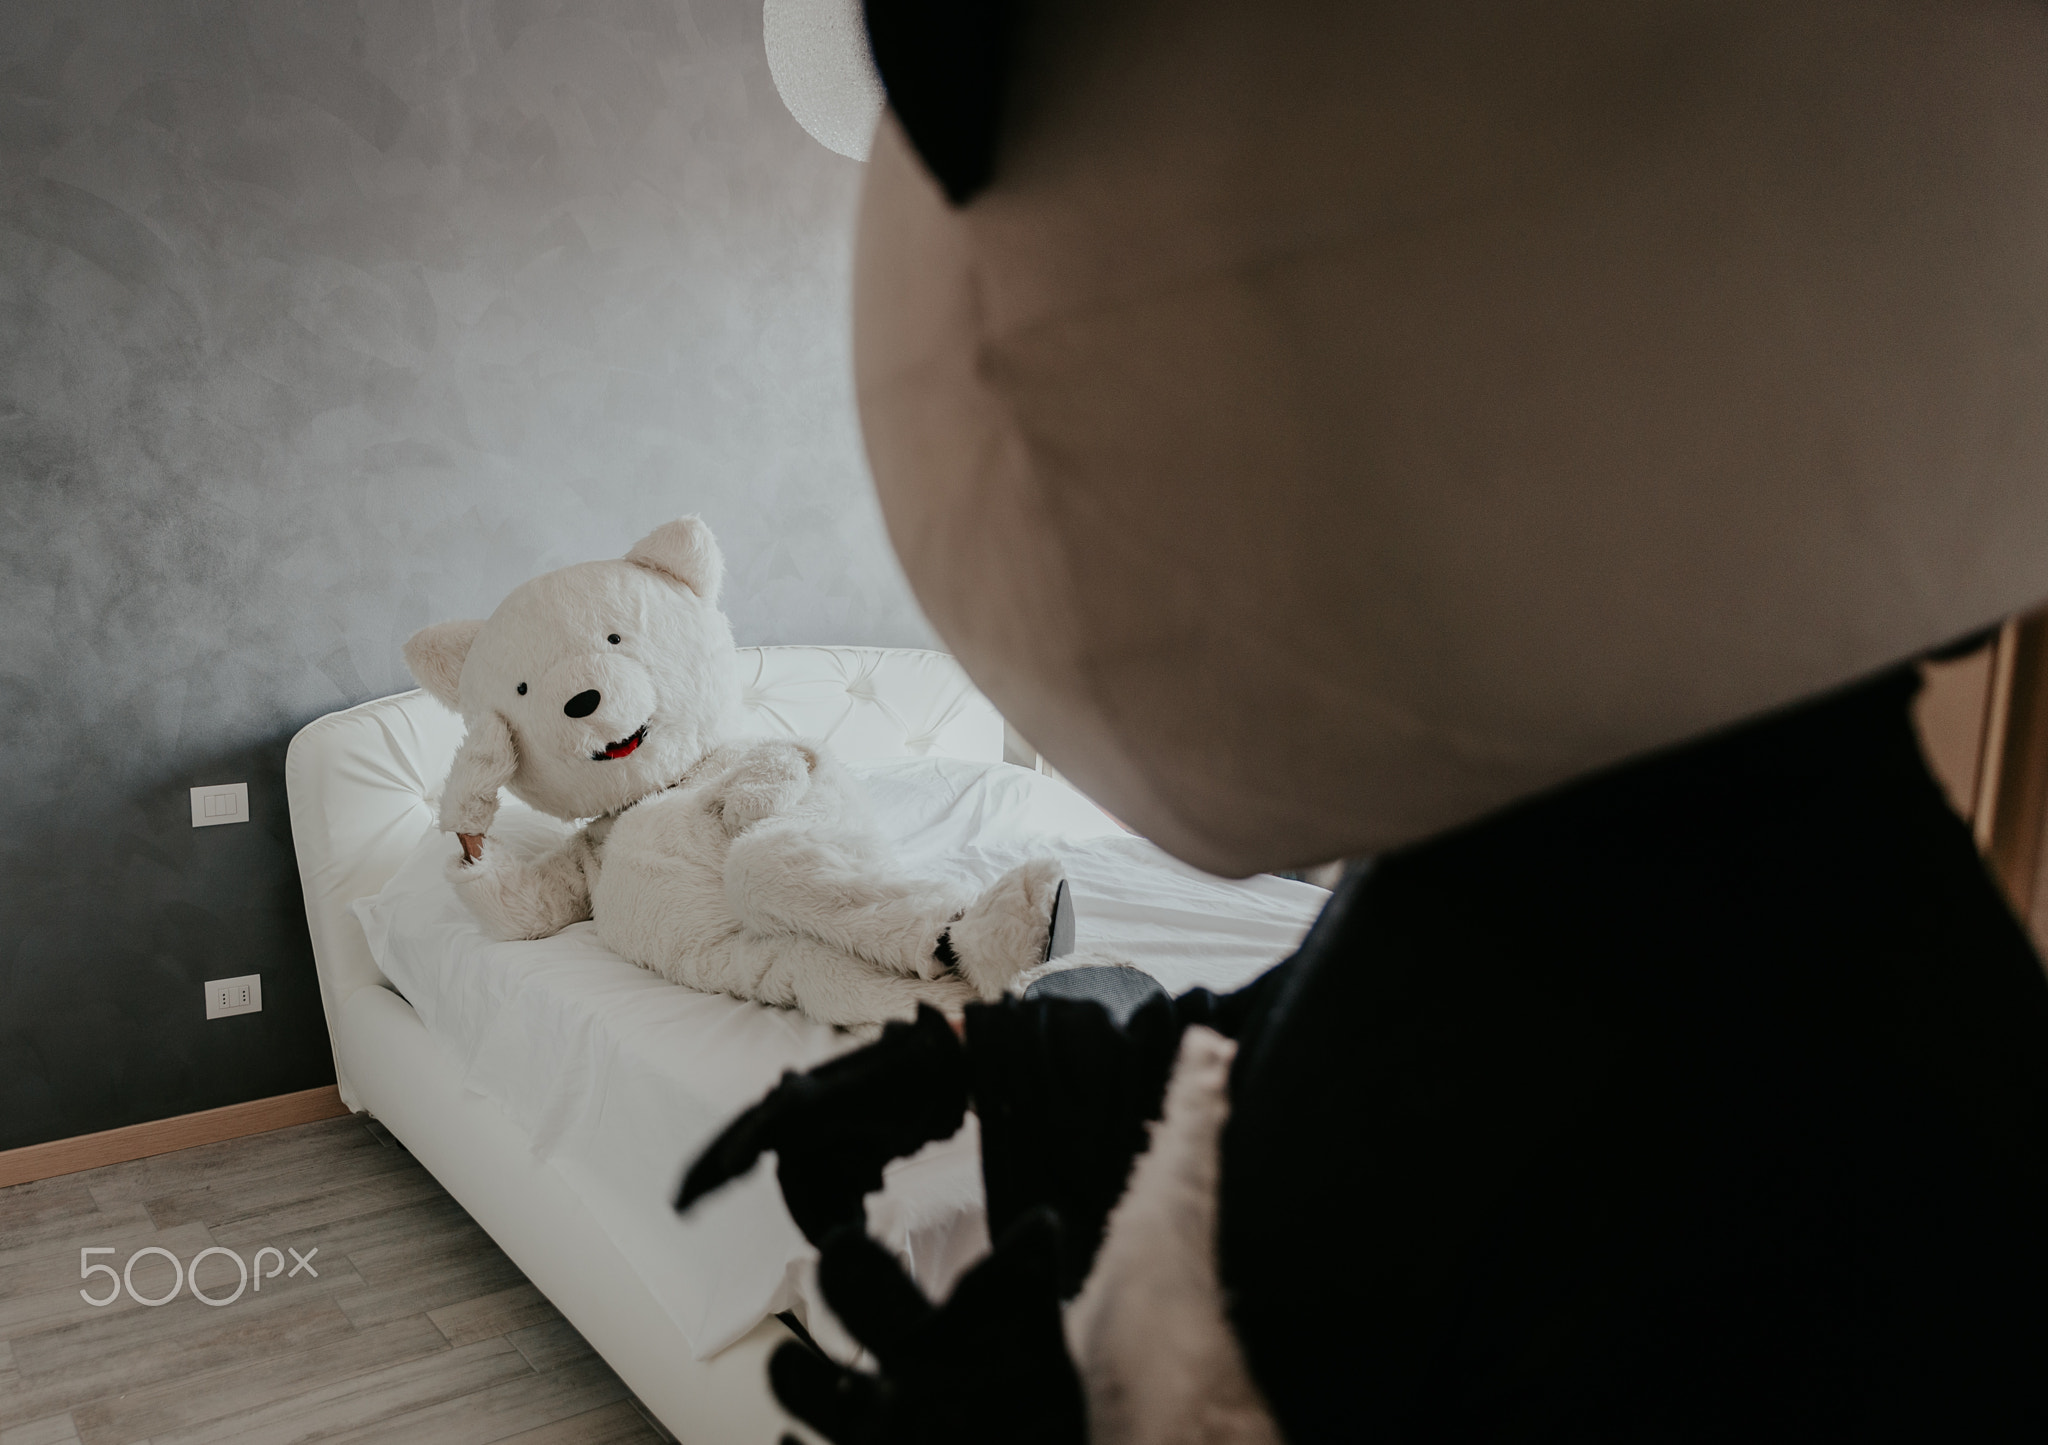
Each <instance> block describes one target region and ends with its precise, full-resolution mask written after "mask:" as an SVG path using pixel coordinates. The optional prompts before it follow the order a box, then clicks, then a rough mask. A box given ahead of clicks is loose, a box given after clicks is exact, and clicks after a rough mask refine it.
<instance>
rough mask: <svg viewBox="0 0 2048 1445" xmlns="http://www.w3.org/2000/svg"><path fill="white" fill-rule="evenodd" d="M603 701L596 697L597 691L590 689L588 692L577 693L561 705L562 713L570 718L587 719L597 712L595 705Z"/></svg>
mask: <svg viewBox="0 0 2048 1445" xmlns="http://www.w3.org/2000/svg"><path fill="white" fill-rule="evenodd" d="M603 701H604V699H603V698H601V697H599V696H598V695H597V689H595V688H592V689H591V690H590V691H589V692H579V693H577V694H576V696H574V697H572V698H570V699H569V700H568V701H567V702H565V703H563V704H562V711H563V712H565V713H567V714H569V716H570V717H589V716H590V715H591V714H592V713H594V712H596V711H597V705H598V704H599V703H601V702H603Z"/></svg>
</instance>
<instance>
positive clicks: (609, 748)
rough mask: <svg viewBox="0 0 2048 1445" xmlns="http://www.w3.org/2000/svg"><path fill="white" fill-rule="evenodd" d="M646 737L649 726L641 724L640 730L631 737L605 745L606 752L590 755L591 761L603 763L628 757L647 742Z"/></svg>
mask: <svg viewBox="0 0 2048 1445" xmlns="http://www.w3.org/2000/svg"><path fill="white" fill-rule="evenodd" d="M646 737H647V724H646V723H642V724H640V730H639V731H638V732H636V733H634V734H633V735H632V736H631V737H629V738H621V739H619V741H617V742H615V743H606V744H605V745H604V751H603V752H601V753H592V754H591V755H590V760H591V761H592V762H596V763H601V762H604V761H605V760H606V759H608V758H623V757H625V756H626V754H628V753H630V752H632V751H633V749H635V748H637V747H639V746H640V744H641V743H642V742H643V741H645V740H646Z"/></svg>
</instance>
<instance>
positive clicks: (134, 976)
mask: <svg viewBox="0 0 2048 1445" xmlns="http://www.w3.org/2000/svg"><path fill="white" fill-rule="evenodd" d="M0 36H4V37H5V38H4V41H0V46H4V49H0V378H4V379H0V506H4V513H0V729H4V733H0V759H4V761H0V768H4V783H0V849H4V856H0V868H4V874H0V1148H5V1147H10V1146H14V1145H20V1144H27V1143H33V1142H37V1141H40V1140H43V1139H49V1138H55V1137H61V1136H64V1135H69V1134H74V1133H78V1132H82V1131H87V1130H94V1129H103V1128H108V1127H111V1126H115V1125H119V1124H126V1123H131V1122H135V1121H138V1120H142V1119H149V1118H157V1117H163V1116H166V1115H170V1114H175V1113H180V1112H184V1111H187V1110H192V1109H201V1108H208V1107H212V1106H215V1105H219V1104H225V1103H230V1102H234V1101H237V1100H241V1099H247V1098H254V1097H259V1096H262V1095H266V1094H271V1093H276V1092H280V1091H283V1090H288V1089H296V1088H305V1087H310V1086H312V1085H316V1084H319V1083H322V1082H325V1081H326V1080H328V1079H329V1078H331V1072H330V1067H329V1062H328V1056H327V1046H326V1038H325V1034H324V1030H323V1028H322V1025H321V1020H320V1015H319V1005H318V1002H317V995H316V992H315V988H314V983H313V977H312V968H311V960H310V956H309V954H308V952H307V946H306V941H305V928H304V923H303V919H302V916H301V914H300V911H299V897H298V882H297V875H296V872H295V865H294V863H293V859H292V854H291V845H290V832H289V828H288V825H287V822H286V818H285V812H284V797H283V783H282V776H281V765H282V759H283V751H284V744H285V742H286V741H287V740H288V739H289V737H290V736H291V734H292V732H293V731H294V730H295V729H296V728H297V727H298V726H299V725H300V724H302V723H303V722H305V721H306V720H307V719H309V718H311V717H314V716H317V715H318V714H320V713H323V712H327V711H330V710H332V709H334V708H337V707H340V706H343V705H344V704H348V703H353V702H357V701H360V700H362V699H364V698H367V697H372V696H376V695H379V694H382V693H387V692H392V691H396V690H398V689H401V688H403V687H407V686H409V685H410V682H409V679H408V678H407V677H406V676H405V674H404V671H403V668H402V664H401V662H400V659H399V653H398V645H399V643H400V641H401V640H402V639H403V638H404V637H405V636H406V635H407V634H408V633H409V632H411V631H412V630H413V629H414V628H416V627H418V626H420V625H421V624H423V623H426V622H430V621H434V620H438V619H440V618H444V617H450V616H464V615H480V614H482V613H483V612H485V611H488V609H489V608H490V607H491V606H492V605H493V604H494V603H495V602H496V600H497V599H498V598H499V597H500V596H502V595H503V593H504V592H505V591H506V590H507V589H508V588H510V587H511V586H513V585H514V584H516V583H517V582H519V581H521V580H522V579H524V578H526V577H528V576H530V575H532V574H533V573H535V572H537V571H540V570H543V569H545V568H548V567H550V566H555V565H558V564H561V563H564V562H569V561H574V560H578V559H581V558H584V557H590V556H605V555H615V554H616V553H618V552H619V551H621V550H623V549H624V548H625V547H626V546H627V545H628V544H629V543H630V542H631V541H632V540H633V539H634V538H635V537H636V536H638V535H639V533H640V532H641V531H642V530H644V529H645V528H647V527H649V526H651V525H653V524H654V523H657V522H659V521H662V520H664V519H666V518H668V517H670V516H673V515H676V514H679V513H681V512H685V511H701V512H702V513H703V514H704V515H705V516H706V517H708V518H709V519H710V521H711V522H712V524H713V525H714V526H715V527H716V528H717V529H718V531H719V533H720V535H721V536H722V538H723V539H724V542H725V546H726V550H727V553H728V556H729V559H730V562H731V577H732V581H731V584H730V592H729V594H728V599H727V601H728V606H729V609H730V611H731V613H732V617H733V622H734V625H735V629H736V631H737V633H738V635H739V638H740V640H741V641H742V642H775V641H848V642H872V643H911V644H917V643H926V642H928V641H929V636H930V635H929V633H928V632H927V631H926V629H925V626H924V624H923V622H922V621H921V619H920V618H919V617H918V615H917V612H916V609H915V607H914V605H913V604H912V602H911V601H910V598H909V595H908V593H907V591H906V590H905V588H904V587H903V585H902V583H901V580H900V578H899V576H898V574H897V571H896V568H895V564H894V562H893V560H892V559H891V558H890V556H889V552H888V548H887V544H886V542H885V540H884V537H883V534H882V531H881V526H880V522H879V519H878V516H877V514H876V513H875V510H874V507H873V503H872V500H871V498H870V496H869V491H868V485H867V478H866V472H865V468H864V465H863V463H862V460H861V456H860V448H859V439H858V434H857V429H856V424H855V420H854V416H853V408H852V401H851V386H850V381H849V378H848V374H847V360H846V352H847V337H846V318H847V300H846V288H847V269H848V262H849V257H848V237H849V232H850V226H851V219H852V212H853V206H854V196H855V191H856V188H857V186H858V180H859V177H858V169H857V167H855V166H854V165H853V164H852V163H850V162H848V161H844V160H841V159H840V158H839V157H837V156H834V155H832V154H830V153H829V152H827V151H826V150H825V149H824V148H822V147H821V146H819V145H817V144H816V143H815V142H813V141H811V140H810V139H809V137H807V136H806V135H804V133H803V132H802V131H801V130H800V129H798V127H797V126H796V124H795V122H794V121H792V120H791V119H790V117H789V115H788V113H787V112H786V111H785V110H784V109H783V107H782V105H781V103H780V101H779V100H778V99H777V97H776V95H775V92H774V88H773V86H772V84H771V82H770V80H769V77H768V71H767V65H766V62H765V60H764V58H763V55H762V52H761V43H760V4H759V0H563V3H551V0H495V3H492V0H478V3H461V0H446V3H435V0H379V3H345V0H300V3H282V0H250V3H196V0H178V3H173V0H33V3H28V4H11V5H5V6H0ZM237 779H246V780H247V781H248V783H249V787H250V795H251V803H252V810H253V812H254V814H255V822H254V823H253V825H246V826H237V827H228V828H214V829H207V830H204V831H200V832H194V831H193V830H192V829H191V827H190V826H189V814H188V806H187V796H186V789H187V788H189V787H190V786H191V785H193V784H195V783H213V782H227V781H234V780H237ZM247 972H261V973H262V974H263V975H264V978H265V989H266V1007H265V1011H264V1013H263V1014H261V1015H258V1016H254V1017H248V1018H241V1019H233V1020H224V1021H220V1022H215V1023H211V1024H209V1023H206V1022H204V1020H203V1018H202V1016H201V990H200V984H201V982H202V981H203V980H205V979H207V978H215V977H223V976H227V975H232V974H239V973H247Z"/></svg>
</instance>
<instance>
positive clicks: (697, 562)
mask: <svg viewBox="0 0 2048 1445" xmlns="http://www.w3.org/2000/svg"><path fill="white" fill-rule="evenodd" d="M626 560H627V561H628V562H631V563H633V564H634V565H635V566H636V567H645V568H646V569H647V570H648V571H650V572H659V573H660V574H661V575H662V576H663V577H666V578H667V579H668V580H669V581H671V582H680V583H682V584H683V585H684V586H685V587H687V588H689V589H690V590H691V591H692V592H694V593H696V594H697V595H698V596H699V597H701V598H703V599H704V600H705V601H706V602H716V601H717V600H718V589H719V588H720V587H721V586H723V585H724V582H725V554H724V553H723V552H720V551H719V550H718V539H717V538H716V537H714V536H712V535H711V529H710V528H709V527H707V526H705V525H704V519H703V518H701V517H684V518H681V519H680V520H678V521H674V522H664V523H662V524H661V525H660V526H659V527H656V528H655V529H654V530H653V531H652V532H649V533H648V534H647V535H646V536H644V537H642V538H641V539H640V540H639V541H637V542H635V543H634V544H633V550H632V551H630V552H628V553H627V554H626Z"/></svg>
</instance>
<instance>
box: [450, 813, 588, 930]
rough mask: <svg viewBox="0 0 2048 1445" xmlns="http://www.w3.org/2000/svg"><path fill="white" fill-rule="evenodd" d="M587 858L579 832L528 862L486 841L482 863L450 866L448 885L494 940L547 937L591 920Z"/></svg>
mask: <svg viewBox="0 0 2048 1445" xmlns="http://www.w3.org/2000/svg"><path fill="white" fill-rule="evenodd" d="M589 856H590V853H589V847H588V845H587V843H586V842H585V839H584V835H583V834H581V833H577V834H575V835H574V836H572V837H571V838H569V839H568V840H567V841H566V842H564V843H563V844H562V845H561V846H560V847H558V848H555V849H553V850H552V851H550V852H548V853H544V854H542V855H541V856H540V857H538V858H531V859H529V858H521V857H519V856H517V855H516V854H513V853H510V852H508V851H507V850H506V848H505V847H504V845H503V844H493V842H492V841H491V840H489V839H486V841H485V844H484V850H483V856H482V857H481V858H478V859H475V860H473V861H472V860H471V859H469V858H466V857H458V858H455V859H453V860H451V861H450V862H449V864H448V881H449V882H450V883H452V884H454V886H455V893H456V896H457V897H458V898H460V899H461V900H462V901H463V902H464V903H465V904H467V905H468V907H469V911H470V912H471V913H473V914H475V915H476V919H477V921H478V922H479V923H481V924H483V926H484V931H485V932H486V933H488V934H490V935H491V936H492V937H493V938H499V939H505V940H508V941H509V940H512V939H522V938H550V937H552V936H554V935H555V934H557V933H560V932H561V931H562V930H563V929H565V928H567V927H568V926H569V925H570V924H572V923H581V922H582V921H583V920H584V919H586V918H588V917H590V885H589V880H588V875H587V874H586V872H585V871H584V865H585V862H586V860H587V859H588V857H589Z"/></svg>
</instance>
